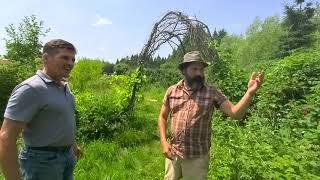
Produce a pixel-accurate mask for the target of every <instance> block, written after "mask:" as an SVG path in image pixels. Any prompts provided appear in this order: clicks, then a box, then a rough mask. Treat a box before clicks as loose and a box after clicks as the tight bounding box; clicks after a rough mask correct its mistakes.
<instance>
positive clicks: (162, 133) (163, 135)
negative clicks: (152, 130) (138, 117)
mask: <svg viewBox="0 0 320 180" xmlns="http://www.w3.org/2000/svg"><path fill="white" fill-rule="evenodd" d="M158 127H159V132H160V143H161V144H163V143H164V142H166V141H167V137H166V120H165V119H163V118H159V120H158Z"/></svg>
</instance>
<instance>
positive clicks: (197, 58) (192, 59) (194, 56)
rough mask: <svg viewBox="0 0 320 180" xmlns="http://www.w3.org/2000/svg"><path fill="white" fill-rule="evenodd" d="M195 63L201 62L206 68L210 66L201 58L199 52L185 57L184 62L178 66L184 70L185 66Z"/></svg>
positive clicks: (187, 54) (191, 52)
mask: <svg viewBox="0 0 320 180" xmlns="http://www.w3.org/2000/svg"><path fill="white" fill-rule="evenodd" d="M193 62H200V63H202V64H203V65H204V67H207V66H208V63H206V62H205V61H204V60H203V59H202V58H201V56H200V52H199V51H190V52H188V53H186V54H185V55H184V56H183V62H182V63H180V64H179V65H178V68H179V69H180V70H182V69H183V68H184V67H185V65H187V64H190V63H193Z"/></svg>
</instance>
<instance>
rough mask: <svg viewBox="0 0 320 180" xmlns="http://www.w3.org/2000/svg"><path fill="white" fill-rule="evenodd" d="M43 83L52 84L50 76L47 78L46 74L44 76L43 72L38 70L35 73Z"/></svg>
mask: <svg viewBox="0 0 320 180" xmlns="http://www.w3.org/2000/svg"><path fill="white" fill-rule="evenodd" d="M36 74H37V75H38V76H39V77H40V78H41V79H42V80H43V81H44V82H45V83H52V82H53V80H52V79H51V77H50V76H48V75H47V74H45V73H44V72H43V71H41V70H38V71H37V73H36Z"/></svg>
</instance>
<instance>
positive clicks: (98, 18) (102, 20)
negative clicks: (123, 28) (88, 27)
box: [92, 14, 112, 27]
mask: <svg viewBox="0 0 320 180" xmlns="http://www.w3.org/2000/svg"><path fill="white" fill-rule="evenodd" d="M111 24H112V21H111V20H109V19H107V18H103V17H101V16H100V15H99V14H97V15H96V21H95V23H93V24H92V26H95V27H101V26H105V25H111Z"/></svg>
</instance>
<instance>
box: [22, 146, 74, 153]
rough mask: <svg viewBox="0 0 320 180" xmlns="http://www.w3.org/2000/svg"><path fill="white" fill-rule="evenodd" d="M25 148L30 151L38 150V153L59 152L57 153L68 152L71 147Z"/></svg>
mask: <svg viewBox="0 0 320 180" xmlns="http://www.w3.org/2000/svg"><path fill="white" fill-rule="evenodd" d="M26 148H27V149H31V150H39V151H52V152H59V151H68V150H69V149H70V148H71V146H42V147H32V146H26Z"/></svg>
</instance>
